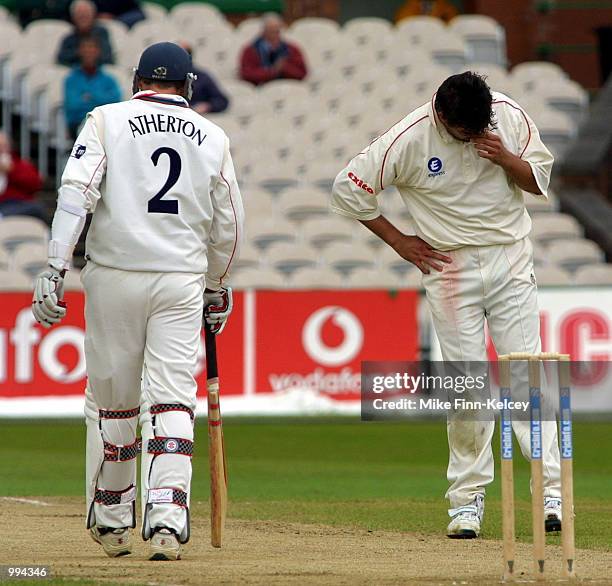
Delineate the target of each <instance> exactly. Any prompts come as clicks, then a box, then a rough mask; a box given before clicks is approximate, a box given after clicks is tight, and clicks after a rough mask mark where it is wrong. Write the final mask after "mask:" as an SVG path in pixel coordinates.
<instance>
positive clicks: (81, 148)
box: [71, 144, 87, 159]
mask: <svg viewBox="0 0 612 586" xmlns="http://www.w3.org/2000/svg"><path fill="white" fill-rule="evenodd" d="M86 150H87V147H86V146H85V145H83V144H75V145H74V148H73V149H72V153H71V156H72V157H74V158H75V159H80V158H81V157H82V156H83V155H84V154H85V151H86Z"/></svg>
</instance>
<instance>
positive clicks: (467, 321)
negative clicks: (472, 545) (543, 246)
mask: <svg viewBox="0 0 612 586" xmlns="http://www.w3.org/2000/svg"><path fill="white" fill-rule="evenodd" d="M552 165H553V157H552V155H551V153H550V152H549V151H548V149H547V148H546V147H545V146H544V144H543V143H542V140H541V139H540V135H539V133H538V129H537V128H536V126H535V124H534V123H533V121H532V120H531V119H530V118H529V116H528V115H527V114H526V113H525V111H524V110H523V109H522V108H521V107H520V106H519V105H518V104H517V103H516V102H515V101H513V100H512V99H510V98H508V97H507V96H505V95H503V94H500V93H498V92H492V91H491V90H490V88H489V87H488V86H487V84H486V82H485V80H484V78H482V77H481V76H479V75H477V74H475V73H472V72H469V71H468V72H465V73H461V74H458V75H453V76H451V77H449V78H448V79H446V80H445V81H444V82H443V83H442V85H441V86H440V87H439V89H438V91H437V93H436V94H435V95H434V96H433V98H432V99H431V101H430V102H429V103H426V104H423V105H422V106H421V107H419V108H417V109H416V110H414V111H413V112H411V113H410V114H408V116H406V117H405V118H404V119H403V120H401V121H400V122H398V123H397V124H396V125H395V126H393V127H392V128H391V129H390V130H389V131H387V132H386V133H384V134H382V135H381V136H379V137H378V138H377V139H376V140H374V141H373V142H372V143H371V144H370V145H369V146H368V147H367V148H366V149H365V150H364V151H363V152H361V153H359V154H358V155H357V156H356V157H355V158H353V159H352V160H351V161H350V162H349V164H348V165H347V166H346V168H345V169H343V170H342V171H341V172H340V173H339V174H338V176H337V177H336V180H335V183H334V186H333V193H332V203H331V205H332V209H333V211H334V212H336V213H338V214H341V215H344V216H348V217H351V218H355V219H357V220H359V221H360V222H361V223H362V224H363V225H364V226H366V228H368V229H369V230H371V231H372V232H374V233H375V234H376V235H377V236H379V237H380V238H381V239H382V240H383V241H384V242H386V243H387V244H388V245H389V246H391V247H392V248H393V249H394V250H395V251H396V252H397V253H398V254H399V255H400V256H401V257H402V258H404V259H405V260H407V261H408V262H411V263H413V264H414V265H416V266H417V267H418V268H419V269H420V270H421V272H422V283H423V287H424V289H425V291H426V295H427V300H428V304H429V307H430V310H431V314H432V317H433V322H434V327H435V330H436V333H437V336H438V339H439V341H440V345H441V350H442V356H443V359H444V360H445V361H462V362H463V361H466V362H467V361H475V362H485V361H487V353H486V346H485V320H486V322H487V324H488V328H489V332H490V335H491V337H492V339H493V342H494V344H495V347H496V349H497V352H498V353H499V354H510V353H511V352H527V353H530V354H534V353H538V352H540V322H539V312H538V302H537V286H536V280H535V274H534V268H533V250H532V245H531V242H530V240H529V232H530V229H531V219H530V218H529V215H528V213H527V210H526V208H525V203H524V199H523V198H524V192H529V193H530V194H533V195H534V196H536V197H543V198H546V197H547V190H548V185H549V181H550V174H551V169H552ZM390 185H394V186H396V187H397V189H398V190H399V193H400V195H401V197H402V199H403V201H404V203H405V205H406V206H407V207H408V209H409V211H410V213H411V215H412V220H413V223H414V225H415V227H416V235H414V236H411V235H407V234H403V233H402V232H401V231H400V230H398V229H397V228H396V227H395V226H394V225H393V224H392V223H391V222H389V220H387V219H386V218H385V217H384V216H383V215H382V214H381V212H380V210H379V206H378V194H379V193H380V192H381V191H382V190H383V189H385V188H386V187H388V186H390ZM474 419H475V418H474ZM513 425H514V431H515V434H516V435H517V438H518V441H519V443H520V446H521V450H522V452H523V454H524V455H525V457H527V458H528V457H529V454H530V444H529V425H528V422H525V421H514V422H513ZM447 429H448V442H449V449H450V457H449V464H448V472H447V476H448V481H449V483H450V487H449V489H448V491H447V493H446V497H447V498H448V500H449V501H450V508H449V516H450V518H451V520H450V523H449V525H448V528H447V535H448V536H449V537H451V538H475V537H478V535H479V534H480V530H481V524H482V520H483V514H484V499H485V491H486V487H487V485H488V484H490V483H491V482H492V481H493V472H494V464H493V452H492V449H491V439H492V437H493V432H494V422H493V421H477V420H473V421H472V420H461V421H458V420H456V419H455V418H449V420H448V423H447ZM543 432H544V433H543V462H544V495H545V502H544V508H545V519H546V528H547V530H559V529H560V528H561V500H560V497H561V491H560V488H561V487H560V464H559V448H558V445H557V431H556V425H555V422H554V421H546V422H544V424H543Z"/></svg>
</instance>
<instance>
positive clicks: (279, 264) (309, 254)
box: [266, 243, 318, 276]
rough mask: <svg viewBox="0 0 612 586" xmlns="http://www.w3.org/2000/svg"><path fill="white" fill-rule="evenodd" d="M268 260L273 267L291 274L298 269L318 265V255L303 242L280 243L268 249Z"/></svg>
mask: <svg viewBox="0 0 612 586" xmlns="http://www.w3.org/2000/svg"><path fill="white" fill-rule="evenodd" d="M266 261H267V263H268V265H269V266H270V267H271V268H274V269H276V270H277V271H280V272H281V273H283V274H284V275H287V276H290V275H291V274H292V273H294V272H295V271H297V270H298V269H302V268H305V267H312V268H314V267H316V266H317V265H318V259H317V255H316V254H315V252H314V251H313V249H312V248H310V247H308V246H304V245H301V244H297V243H293V244H284V243H278V244H274V245H272V246H271V247H270V249H269V250H267V251H266Z"/></svg>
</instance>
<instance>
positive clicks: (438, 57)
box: [429, 31, 468, 73]
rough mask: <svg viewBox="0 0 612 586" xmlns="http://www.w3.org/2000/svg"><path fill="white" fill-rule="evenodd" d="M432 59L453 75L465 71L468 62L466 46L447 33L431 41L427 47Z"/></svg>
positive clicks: (455, 36)
mask: <svg viewBox="0 0 612 586" xmlns="http://www.w3.org/2000/svg"><path fill="white" fill-rule="evenodd" d="M429 50H430V52H431V57H432V59H433V60H434V61H435V62H436V63H437V64H438V65H442V66H443V67H446V68H448V69H450V70H451V71H452V72H453V73H459V72H461V71H465V69H466V67H467V62H468V53H467V51H466V46H465V44H464V43H463V41H462V40H461V38H460V37H458V36H457V35H455V34H453V33H451V32H449V31H447V32H445V33H444V34H441V35H438V36H437V37H435V38H434V39H431V45H430V47H429Z"/></svg>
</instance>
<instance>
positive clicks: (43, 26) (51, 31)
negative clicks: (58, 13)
mask: <svg viewBox="0 0 612 586" xmlns="http://www.w3.org/2000/svg"><path fill="white" fill-rule="evenodd" d="M71 32H72V25H71V24H70V23H68V22H65V21H63V20H55V19H51V18H43V19H40V20H35V21H33V22H31V23H30V24H28V26H27V27H26V28H25V30H24V31H23V39H22V45H23V46H27V47H28V49H29V50H30V51H32V50H34V49H35V48H40V49H44V50H42V51H40V52H37V55H36V56H37V57H38V59H39V62H48V63H52V62H53V61H55V58H56V55H57V53H56V51H57V49H58V48H59V46H60V43H61V41H62V39H63V38H64V37H65V36H66V35H68V34H69V33H71Z"/></svg>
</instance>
